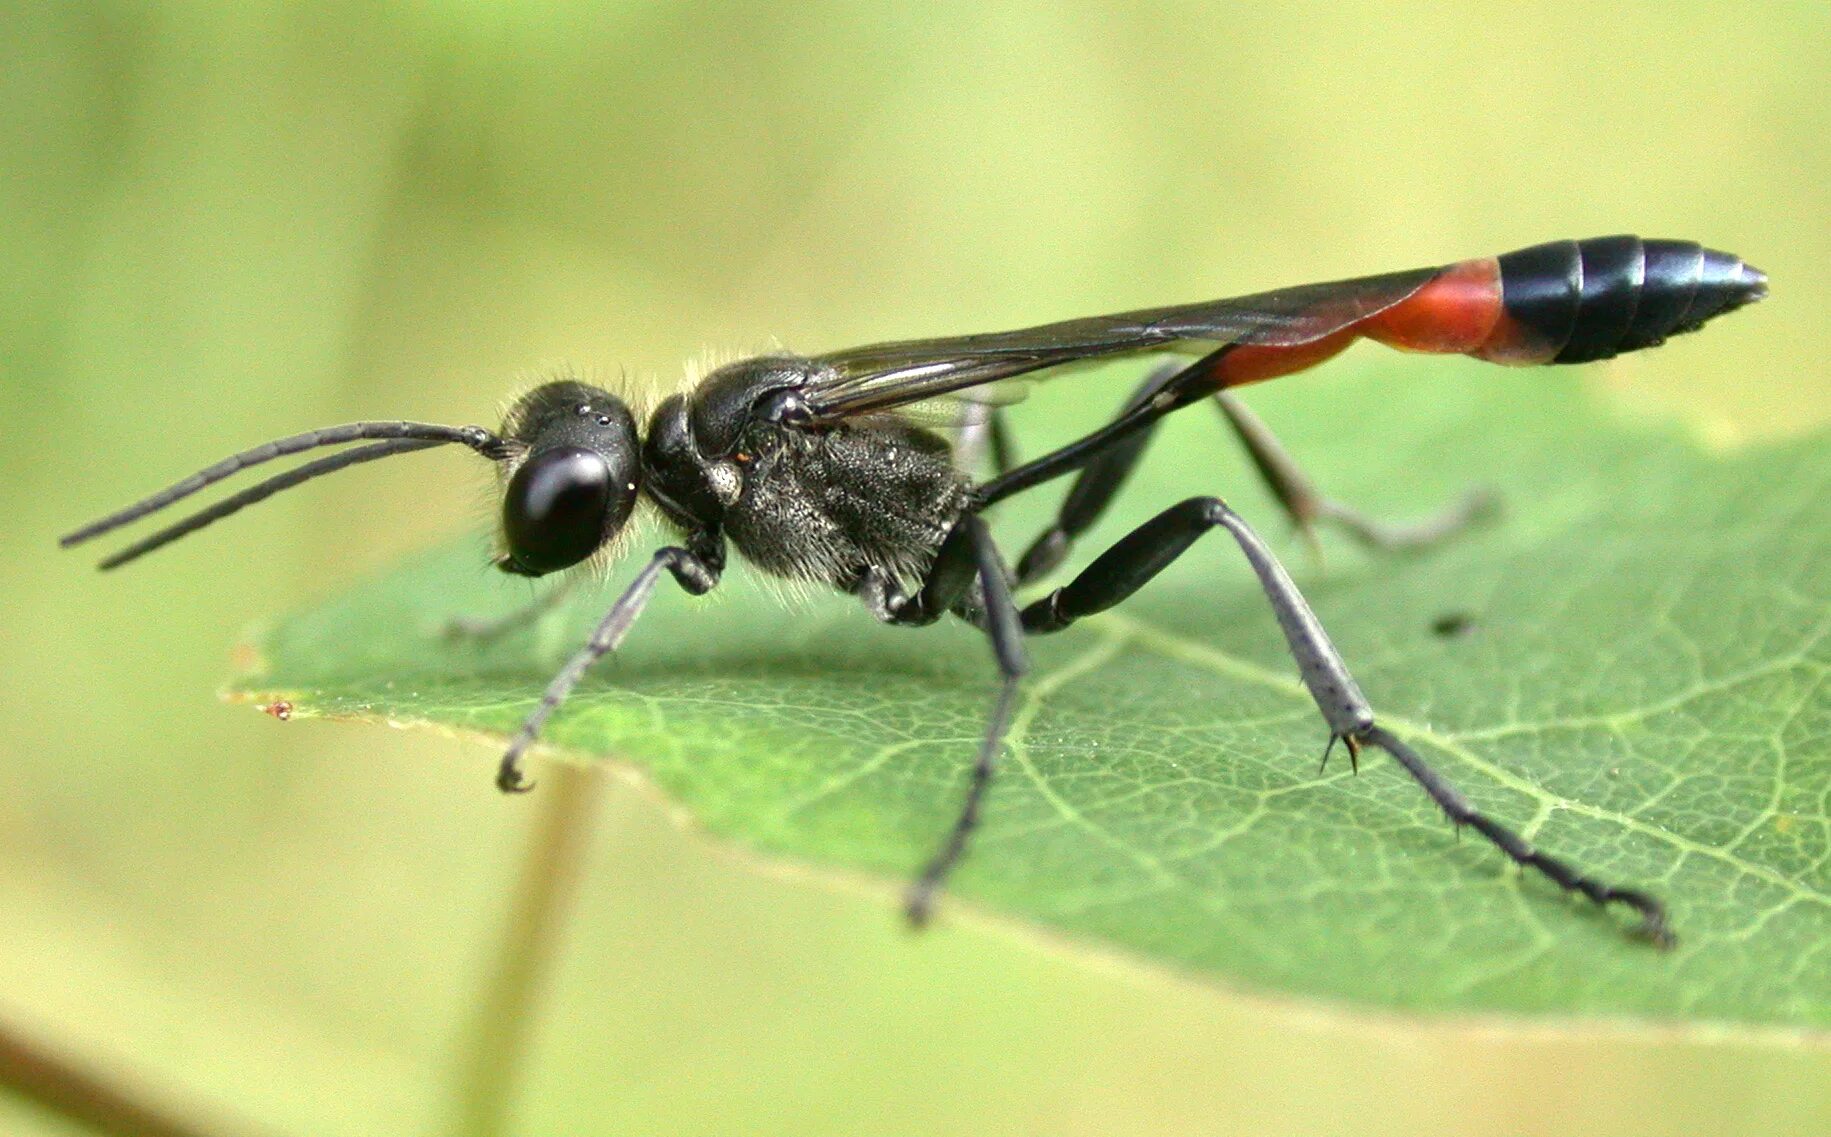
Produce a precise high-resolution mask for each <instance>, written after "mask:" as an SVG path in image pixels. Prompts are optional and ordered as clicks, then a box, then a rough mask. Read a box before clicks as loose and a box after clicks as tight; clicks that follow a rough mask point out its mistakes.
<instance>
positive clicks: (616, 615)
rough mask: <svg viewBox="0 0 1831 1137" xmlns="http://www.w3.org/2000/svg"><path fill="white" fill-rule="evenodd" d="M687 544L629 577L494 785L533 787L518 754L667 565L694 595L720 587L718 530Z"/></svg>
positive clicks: (551, 687)
mask: <svg viewBox="0 0 1831 1137" xmlns="http://www.w3.org/2000/svg"><path fill="white" fill-rule="evenodd" d="M687 544H688V547H687V548H680V547H678V546H669V547H667V548H664V549H659V550H657V551H656V553H655V555H654V556H653V557H652V558H650V560H649V563H648V564H647V565H645V566H644V567H643V569H642V571H641V572H639V573H637V574H636V579H635V580H633V581H631V582H630V585H629V587H628V588H626V589H624V590H623V595H621V596H619V597H617V602H616V603H615V604H613V605H611V608H610V611H609V612H608V613H607V614H606V615H605V616H604V619H603V620H602V621H600V622H599V624H598V626H597V629H596V630H595V631H593V632H592V633H591V638H590V639H589V640H587V641H585V646H584V647H581V648H580V649H579V650H578V651H577V652H575V653H574V654H573V656H572V658H571V659H569V660H567V661H566V665H565V666H564V667H562V668H560V670H559V674H557V675H555V676H554V677H553V680H552V682H550V683H548V684H547V690H546V693H545V694H543V695H542V696H541V698H540V705H539V706H537V707H535V708H534V711H533V713H532V714H530V715H528V717H527V719H526V721H524V722H523V723H522V724H521V729H520V730H518V731H516V732H515V737H514V738H512V739H510V740H509V747H508V750H507V751H505V752H504V753H503V755H502V763H501V765H500V766H499V767H498V768H497V770H496V788H497V789H500V790H501V791H502V792H503V793H522V792H524V791H526V790H531V789H533V788H534V785H533V783H532V782H529V781H527V780H526V778H525V777H524V776H523V775H522V772H521V758H522V755H523V754H524V753H525V752H526V751H527V749H528V747H529V746H530V745H532V744H533V742H534V739H535V738H536V737H538V736H539V734H540V729H541V727H542V726H544V725H546V722H547V720H548V719H549V718H551V717H552V716H553V712H554V711H556V710H558V709H559V706H560V704H561V703H563V702H565V701H566V696H568V695H570V694H571V693H572V689H573V688H574V687H576V686H578V682H579V680H580V679H582V678H584V675H585V672H586V671H587V670H588V669H589V668H590V667H591V665H592V664H594V663H596V662H597V661H598V660H600V659H602V658H603V657H604V656H605V655H607V654H609V653H610V652H613V651H615V650H616V649H617V645H618V644H620V643H622V642H623V637H624V635H625V634H627V633H628V632H629V629H630V625H632V624H634V623H635V622H636V617H638V616H640V615H641V614H642V609H643V608H644V607H646V606H647V604H648V602H649V598H650V597H651V596H653V595H654V592H655V585H656V583H657V582H658V581H659V580H660V579H661V573H662V572H663V571H664V570H665V571H667V572H669V573H672V574H673V576H674V580H675V581H676V582H677V583H678V584H679V585H680V587H681V588H683V589H685V590H686V591H687V592H689V593H691V594H692V595H694V596H700V595H703V594H705V593H707V592H710V591H712V589H714V588H715V587H717V586H718V582H719V577H720V575H721V574H722V573H723V572H724V568H725V544H724V540H723V539H722V538H721V537H720V536H719V535H718V534H717V533H716V532H707V533H697V534H694V535H693V536H692V537H691V538H689V539H688V542H687Z"/></svg>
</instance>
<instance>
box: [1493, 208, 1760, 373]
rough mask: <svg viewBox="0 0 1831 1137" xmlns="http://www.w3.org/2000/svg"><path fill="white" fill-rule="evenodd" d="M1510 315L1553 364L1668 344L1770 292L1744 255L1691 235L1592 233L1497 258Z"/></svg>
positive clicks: (1592, 358) (1586, 360) (1607, 356)
mask: <svg viewBox="0 0 1831 1137" xmlns="http://www.w3.org/2000/svg"><path fill="white" fill-rule="evenodd" d="M1500 265H1501V272H1502V277H1501V287H1502V296H1503V302H1504V303H1505V304H1506V310H1507V314H1508V315H1509V316H1510V317H1512V318H1513V319H1514V320H1515V321H1516V322H1517V323H1518V324H1520V325H1522V326H1523V327H1525V328H1526V329H1528V330H1529V331H1530V333H1531V334H1532V335H1533V336H1534V337H1535V338H1536V339H1537V340H1538V341H1539V342H1541V343H1543V344H1544V345H1546V346H1545V350H1546V351H1547V352H1548V354H1549V355H1550V356H1551V358H1550V360H1549V362H1553V363H1587V362H1589V361H1591V360H1596V359H1608V358H1610V357H1612V356H1616V355H1619V354H1621V353H1622V352H1626V351H1636V350H1638V349H1640V348H1643V347H1652V346H1654V345H1656V344H1659V343H1662V342H1664V341H1665V339H1666V338H1667V337H1668V336H1673V335H1677V334H1679V333H1681V332H1689V331H1695V330H1696V329H1698V328H1700V327H1702V326H1703V325H1704V323H1705V321H1707V320H1710V319H1712V318H1714V317H1716V316H1720V315H1722V314H1723V313H1724V312H1732V311H1734V310H1735V309H1737V308H1740V307H1742V306H1743V305H1745V304H1752V303H1754V302H1755V301H1757V300H1759V299H1761V298H1762V297H1764V296H1766V295H1767V277H1766V276H1765V275H1764V274H1763V273H1762V272H1761V271H1760V270H1759V269H1756V268H1754V267H1753V266H1751V265H1748V264H1746V263H1744V262H1743V260H1742V258H1740V257H1738V256H1735V255H1734V254H1731V253H1724V252H1718V251H1717V250H1715V249H1706V248H1704V247H1703V246H1701V245H1699V244H1697V243H1696V242H1694V241H1667V240H1644V241H1643V240H1641V239H1640V238H1638V237H1628V236H1621V237H1592V238H1590V239H1589V240H1585V241H1560V242H1555V243H1553V244H1549V245H1539V246H1535V247H1534V248H1531V249H1522V250H1520V251H1519V252H1517V253H1509V254H1507V255H1506V256H1503V257H1501V258H1500Z"/></svg>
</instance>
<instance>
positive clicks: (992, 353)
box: [803, 268, 1441, 420]
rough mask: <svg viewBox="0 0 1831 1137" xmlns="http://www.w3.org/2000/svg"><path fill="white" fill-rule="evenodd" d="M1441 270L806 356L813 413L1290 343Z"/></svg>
mask: <svg viewBox="0 0 1831 1137" xmlns="http://www.w3.org/2000/svg"><path fill="white" fill-rule="evenodd" d="M1440 271H1441V270H1440V269H1436V268H1422V269H1412V270H1410V271H1408V272H1393V273H1386V274H1384V275H1381V276H1363V277H1357V278H1355V279H1353V280H1338V281H1331V282H1329V283H1326V284H1305V285H1299V286H1298V287H1296V288H1281V289H1278V290H1277V291H1275V292H1261V293H1257V294H1255V295H1252V296H1240V297H1236V298H1234V299H1231V300H1211V301H1208V302H1206V303H1200V304H1184V305H1179V306H1175V307H1170V308H1145V309H1141V310H1139V311H1136V312H1120V313H1118V314H1116V315H1111V316H1088V317H1085V318H1083V319H1079V320H1065V321H1063V322H1061V323H1056V324H1041V325H1039V326H1037V327H1034V328H1021V329H1019V330H1017V331H1011V332H990V333H986V334H983V335H972V336H957V337H951V338H943V339H927V340H903V341H899V342H894V343H880V344H870V345H867V346H865V347H857V348H852V349H850V350H847V351H839V352H833V353H832V354H830V355H822V356H816V357H815V358H814V360H813V363H814V365H815V369H816V374H817V375H818V378H816V379H815V380H814V381H813V383H812V384H810V385H809V386H808V387H807V388H805V389H804V391H803V394H804V396H805V397H806V399H807V402H808V406H809V408H810V409H811V410H812V411H813V413H814V415H815V417H816V418H820V419H828V420H830V419H835V418H841V417H846V416H850V415H856V414H863V413H868V412H871V411H882V410H889V409H891V408H893V407H901V406H906V405H908V404H910V403H914V402H920V401H923V400H926V399H933V398H935V397H937V396H940V395H946V394H948V393H950V392H955V391H962V390H965V389H966V388H969V387H979V386H981V385H983V384H988V383H996V382H999V381H1000V380H1004V379H1009V378H1011V377H1013V376H1016V375H1023V374H1026V373H1029V372H1032V371H1040V370H1042V369H1044V368H1049V367H1059V366H1061V365H1063V364H1065V363H1072V362H1075V361H1077V360H1084V359H1097V358H1101V357H1105V356H1116V355H1125V354H1130V353H1134V352H1142V351H1164V350H1184V349H1199V350H1206V348H1204V347H1203V345H1208V346H1209V347H1211V346H1213V345H1218V344H1230V343H1237V344H1262V345H1266V346H1271V347H1290V346H1294V345H1297V344H1304V343H1309V342H1311V341H1313V340H1318V339H1321V338H1322V337H1324V336H1326V335H1329V334H1330V333H1332V332H1338V331H1340V330H1341V329H1343V328H1346V327H1349V326H1351V325H1353V324H1356V323H1359V322H1360V321H1362V320H1365V319H1367V318H1368V317H1370V316H1374V315H1377V314H1378V313H1380V312H1382V311H1384V310H1386V309H1387V308H1390V307H1392V306H1393V305H1394V304H1397V303H1399V302H1400V301H1402V300H1404V299H1405V298H1406V297H1408V296H1410V295H1412V294H1413V293H1415V292H1416V291H1417V290H1418V289H1420V288H1422V287H1423V286H1424V285H1425V284H1426V283H1428V282H1429V281H1430V280H1431V278H1432V277H1434V276H1436V275H1437V273H1438V272H1440Z"/></svg>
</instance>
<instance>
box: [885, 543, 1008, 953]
mask: <svg viewBox="0 0 1831 1137" xmlns="http://www.w3.org/2000/svg"><path fill="white" fill-rule="evenodd" d="M1010 576H1011V574H1010V570H1009V569H1008V568H1006V567H1005V563H1004V558H1003V557H1001V556H1000V555H999V553H998V546H997V545H995V544H994V543H993V542H992V534H991V530H990V529H988V528H987V527H986V523H985V520H984V519H983V518H980V517H977V516H974V515H973V514H967V515H966V516H964V517H962V518H961V519H960V520H959V521H958V522H956V523H955V524H954V528H953V529H952V530H951V531H950V532H949V533H948V535H947V539H946V541H944V542H943V543H942V546H941V551H940V552H939V553H938V554H937V555H936V557H935V563H934V565H933V567H931V568H930V569H929V572H928V577H927V579H926V580H924V582H923V585H922V587H921V588H920V589H919V590H918V591H917V592H916V593H915V594H914V595H913V596H910V595H904V594H902V593H900V592H899V591H898V590H897V589H896V588H895V586H894V584H892V583H890V582H889V578H888V575H887V574H884V573H882V572H872V571H867V572H866V573H863V574H861V575H860V582H859V585H858V586H857V587H856V588H855V591H856V592H857V593H858V595H859V596H860V598H861V599H863V600H864V601H865V604H866V606H867V607H869V608H870V609H871V611H872V613H873V614H874V615H876V616H877V617H878V618H879V619H880V620H884V621H885V622H886V623H896V624H925V623H931V622H933V621H934V620H935V619H937V618H939V616H940V614H941V613H942V612H944V611H952V612H954V613H956V614H957V615H959V616H961V617H962V618H964V619H966V620H968V621H970V622H971V623H973V624H976V625H977V626H979V627H980V628H982V629H983V630H984V631H985V633H986V636H987V637H988V638H989V639H990V640H991V642H992V657H993V659H994V660H995V661H996V662H997V664H998V677H999V684H998V695H997V698H996V699H995V700H994V701H993V703H992V713H991V716H990V718H988V719H987V721H986V727H985V734H984V735H983V736H982V737H981V738H980V741H979V754H978V757H977V758H975V759H974V761H973V769H972V774H971V775H970V778H969V780H968V782H967V789H966V800H965V801H964V802H962V803H961V806H960V813H959V815H958V816H957V817H955V819H954V824H953V828H952V829H950V830H949V831H948V834H947V839H946V840H945V841H943V842H942V844H941V847H940V849H938V850H937V851H936V852H935V855H934V856H933V857H931V858H930V859H929V861H928V863H927V864H926V865H925V866H923V868H922V871H921V873H920V874H919V875H917V877H916V879H915V883H914V884H912V885H910V886H909V892H908V894H907V896H906V897H905V898H904V902H903V913H904V915H906V916H907V917H908V918H909V922H910V924H911V925H913V926H915V927H917V928H920V927H922V926H923V925H924V924H926V923H927V922H928V917H929V915H930V914H931V913H932V912H933V910H934V902H935V896H936V895H937V894H938V893H939V892H940V891H941V887H942V885H944V884H945V883H946V882H947V877H948V874H950V873H952V872H953V870H954V867H955V866H956V865H958V864H959V863H960V859H961V858H962V857H963V856H965V855H966V848H967V844H968V842H970V841H971V840H972V836H973V831H974V830H975V829H977V828H978V827H979V821H980V815H981V811H982V809H983V807H984V804H985V795H986V791H987V790H989V789H990V788H991V785H992V779H993V777H994V776H995V775H996V774H997V772H998V755H999V751H1000V750H1001V749H1003V747H1004V736H1005V731H1006V730H1007V729H1009V727H1010V725H1011V712H1012V710H1013V708H1014V707H1015V706H1016V703H1017V684H1018V681H1019V680H1020V679H1022V678H1023V676H1024V673H1025V672H1027V671H1029V670H1030V658H1029V654H1028V653H1027V652H1025V650H1024V630H1023V627H1022V625H1021V623H1020V621H1019V616H1018V611H1017V601H1016V600H1014V599H1013V598H1012V596H1011V583H1010ZM974 584H977V585H978V586H979V587H978V590H977V593H976V594H975V592H974V589H973V585H974Z"/></svg>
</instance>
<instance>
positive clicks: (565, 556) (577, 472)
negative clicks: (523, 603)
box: [502, 447, 628, 576]
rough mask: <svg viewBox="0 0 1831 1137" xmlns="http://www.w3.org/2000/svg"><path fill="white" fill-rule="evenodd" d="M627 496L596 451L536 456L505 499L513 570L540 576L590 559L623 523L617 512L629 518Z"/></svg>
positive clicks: (524, 465) (504, 519)
mask: <svg viewBox="0 0 1831 1137" xmlns="http://www.w3.org/2000/svg"><path fill="white" fill-rule="evenodd" d="M625 496H626V487H624V486H621V485H618V484H616V479H615V476H614V474H613V472H612V470H611V468H610V463H609V462H607V461H606V460H605V459H604V456H603V455H601V454H598V453H596V452H594V451H591V450H584V449H579V448H575V447H566V448H562V449H555V450H545V451H542V452H540V453H538V454H535V455H534V456H532V457H530V458H529V459H528V460H527V461H526V462H523V463H522V464H521V467H520V468H519V469H517V470H516V471H515V476H514V477H512V478H510V479H509V484H508V488H507V490H506V491H505V492H504V494H503V497H502V531H503V535H504V537H506V538H507V540H508V546H509V548H508V552H509V559H510V561H511V562H512V567H511V569H510V571H515V572H521V573H524V574H525V575H529V576H539V575H541V574H542V573H549V572H557V571H558V570H560V569H563V568H568V567H570V566H572V565H575V564H578V563H579V562H580V561H582V560H584V559H585V558H586V557H589V556H590V555H591V554H592V553H594V552H596V551H597V549H598V546H599V545H601V544H603V543H604V540H605V538H606V537H607V536H608V535H609V533H610V532H611V531H612V530H614V528H615V526H616V525H617V524H620V523H621V521H622V516H616V515H614V514H615V513H616V507H617V506H619V505H621V506H622V509H621V513H622V514H623V515H627V513H628V505H627V504H626V503H625V502H624V498H625Z"/></svg>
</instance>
